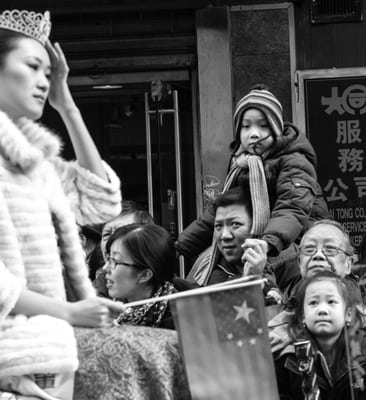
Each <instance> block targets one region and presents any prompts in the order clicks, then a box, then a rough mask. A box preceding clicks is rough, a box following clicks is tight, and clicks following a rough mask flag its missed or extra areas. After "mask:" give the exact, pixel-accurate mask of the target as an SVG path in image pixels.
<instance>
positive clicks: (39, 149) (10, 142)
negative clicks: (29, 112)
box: [0, 111, 62, 173]
mask: <svg viewBox="0 0 366 400" xmlns="http://www.w3.org/2000/svg"><path fill="white" fill-rule="evenodd" d="M61 148H62V145H61V141H60V139H59V138H58V137H57V136H56V135H54V134H52V133H51V132H50V131H49V130H47V129H46V128H44V127H43V126H42V125H41V124H39V123H36V122H34V121H31V120H30V119H28V118H21V119H20V120H19V121H18V122H17V124H15V123H14V122H13V121H12V120H11V119H10V118H9V117H8V116H7V115H6V114H5V113H4V112H3V111H0V154H2V155H3V157H4V158H5V159H6V160H7V161H9V162H10V163H11V164H12V165H14V166H17V167H18V168H20V169H21V170H22V172H24V173H28V172H30V171H32V170H33V169H34V168H35V167H36V166H37V165H39V163H40V162H42V161H43V160H44V159H50V158H52V157H55V156H57V155H59V153H60V151H61Z"/></svg>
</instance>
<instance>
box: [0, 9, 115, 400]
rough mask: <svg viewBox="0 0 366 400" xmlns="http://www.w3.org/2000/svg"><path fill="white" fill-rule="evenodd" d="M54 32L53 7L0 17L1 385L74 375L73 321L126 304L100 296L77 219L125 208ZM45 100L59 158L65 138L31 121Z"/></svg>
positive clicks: (87, 220)
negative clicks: (66, 150)
mask: <svg viewBox="0 0 366 400" xmlns="http://www.w3.org/2000/svg"><path fill="white" fill-rule="evenodd" d="M49 32H50V20H49V14H48V13H45V14H44V15H42V14H36V13H34V12H28V11H18V10H13V11H5V12H3V13H2V14H1V15H0V390H1V389H4V388H8V389H9V388H12V387H13V388H14V385H15V383H14V382H15V381H17V379H16V378H14V377H19V376H24V375H28V374H34V373H41V374H42V373H47V372H53V373H65V372H71V374H72V373H73V371H75V369H76V368H77V365H78V359H77V351H76V343H75V337H74V331H73V329H72V328H71V325H76V326H89V327H101V326H105V325H106V324H107V323H109V321H110V316H109V313H110V311H113V312H117V311H119V312H120V311H122V308H121V306H120V305H119V304H118V303H114V302H112V301H108V300H107V299H102V298H97V297H96V296H95V293H94V289H93V287H92V284H91V282H90V281H89V279H88V271H87V268H86V265H85V262H84V257H83V251H82V247H81V244H80V241H79V237H78V229H77V225H76V221H77V222H78V223H79V224H80V225H85V224H97V223H102V222H105V221H106V220H109V219H111V218H113V217H115V216H117V215H118V214H119V212H120V204H121V195H120V183H119V179H118V178H117V176H116V175H115V173H114V172H113V171H112V170H111V169H110V168H109V167H108V165H106V164H105V163H103V162H102V161H101V159H100V156H99V154H98V151H97V149H96V147H95V145H94V143H93V141H92V139H91V137H90V135H89V133H88V130H87V128H86V126H85V124H84V122H83V119H82V117H81V115H80V112H79V110H78V108H77V106H76V105H75V102H74V100H73V98H72V96H71V94H70V90H69V87H68V85H67V76H68V66H67V63H66V60H65V57H64V54H63V52H62V50H61V47H60V46H59V45H58V44H55V45H54V46H53V45H52V44H51V43H50V42H49V41H48V35H49ZM47 99H48V101H49V103H50V105H51V106H52V107H53V108H55V109H56V110H57V111H58V113H59V114H60V116H61V118H62V120H63V122H64V124H65V125H66V127H67V129H68V133H69V135H70V139H71V142H72V144H73V147H74V151H75V154H76V161H73V162H66V161H65V160H63V159H62V158H61V157H60V150H61V144H60V140H59V138H58V137H57V136H55V135H54V134H53V133H51V132H50V131H48V130H47V129H46V128H45V127H43V126H42V125H41V124H39V123H37V122H35V121H36V120H38V119H39V118H40V117H41V116H42V113H43V108H44V105H45V102H46V100H47ZM64 277H65V281H66V282H67V288H68V295H70V297H72V299H73V300H74V301H75V302H73V303H70V302H67V297H68V296H67V295H66V291H65V282H64ZM32 384H33V383H30V385H31V386H32ZM22 385H23V386H24V379H22ZM26 386H27V385H26ZM27 387H28V389H24V388H23V389H24V390H23V389H22V390H23V391H25V392H27V390H28V392H29V390H30V391H31V392H32V390H33V389H34V388H33V389H29V385H28V386H27ZM38 389H39V388H38V387H37V388H36V389H34V390H36V391H38ZM17 390H20V391H22V390H21V389H19V385H18V386H17ZM39 390H41V389H39ZM41 392H42V390H41ZM37 393H38V392H37ZM23 394H27V393H23ZM32 394H35V393H32ZM38 395H39V396H40V397H41V398H47V397H44V396H45V394H44V393H43V394H42V393H41V394H39V393H38ZM62 398H65V399H66V398H68V397H67V396H66V397H62Z"/></svg>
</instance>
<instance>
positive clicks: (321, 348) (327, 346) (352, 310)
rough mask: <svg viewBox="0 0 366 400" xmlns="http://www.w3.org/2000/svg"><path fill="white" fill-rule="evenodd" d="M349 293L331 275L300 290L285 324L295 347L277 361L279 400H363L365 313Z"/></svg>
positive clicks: (322, 275) (316, 278)
mask: <svg viewBox="0 0 366 400" xmlns="http://www.w3.org/2000/svg"><path fill="white" fill-rule="evenodd" d="M352 289H353V288H352V286H351V285H350V283H349V282H348V281H347V280H342V279H341V278H340V277H339V276H337V275H336V274H334V273H332V272H320V273H318V274H316V275H314V276H312V277H311V278H309V279H307V280H305V281H304V282H303V283H302V284H301V285H300V287H299V289H298V290H297V293H296V296H295V302H294V308H293V310H292V316H291V318H290V321H289V333H290V336H291V338H292V340H293V344H292V345H290V346H288V347H286V348H285V349H284V350H283V351H282V352H281V354H280V355H279V356H278V357H276V358H277V360H276V372H277V380H278V388H279V393H280V398H281V400H303V399H309V400H312V399H317V398H318V397H316V396H318V395H319V394H320V399H322V400H324V399H327V400H336V399H339V400H341V399H342V400H347V399H353V400H359V399H365V398H366V391H365V384H366V381H365V380H364V378H365V376H366V369H365V368H366V352H365V350H366V348H365V340H364V333H363V331H362V330H361V329H359V328H361V327H362V326H363V322H364V314H363V313H362V311H360V310H361V308H360V307H359V305H360V304H361V299H360V298H356V296H355V295H354V293H352V291H353V290H352ZM296 349H297V350H296Z"/></svg>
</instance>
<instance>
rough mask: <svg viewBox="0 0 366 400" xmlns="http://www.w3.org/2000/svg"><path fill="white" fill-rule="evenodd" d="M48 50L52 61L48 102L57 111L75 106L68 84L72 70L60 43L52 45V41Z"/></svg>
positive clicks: (47, 43) (48, 44)
mask: <svg viewBox="0 0 366 400" xmlns="http://www.w3.org/2000/svg"><path fill="white" fill-rule="evenodd" d="M46 49H47V51H48V54H49V56H50V59H51V88H50V92H49V95H48V101H49V102H50V104H51V106H52V107H53V108H55V109H56V110H62V109H63V108H65V107H67V106H68V105H70V104H73V99H72V97H71V94H70V90H69V87H68V84H67V77H68V75H69V70H70V69H69V66H68V64H67V61H66V58H65V55H64V52H63V51H62V49H61V46H60V45H59V43H55V44H54V45H52V44H51V42H50V41H47V42H46Z"/></svg>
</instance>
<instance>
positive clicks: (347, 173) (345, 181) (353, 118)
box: [305, 77, 366, 249]
mask: <svg viewBox="0 0 366 400" xmlns="http://www.w3.org/2000/svg"><path fill="white" fill-rule="evenodd" d="M305 93H306V115H307V118H306V124H307V132H308V135H309V138H310V141H311V143H312V144H313V146H314V148H315V151H316V153H317V156H318V168H317V172H318V178H319V182H320V184H321V186H322V188H323V191H324V195H325V197H326V200H327V203H328V206H329V209H330V213H331V216H332V217H333V218H334V219H336V220H337V221H339V222H341V223H342V224H343V226H344V228H345V229H346V230H347V231H348V232H349V233H350V235H351V239H352V244H353V246H354V247H355V248H356V249H357V248H358V247H359V246H360V244H361V241H362V238H363V236H364V235H365V234H366V168H365V167H366V166H365V144H366V139H365V136H364V133H365V132H366V79H365V78H362V77H357V78H356V77H338V78H321V79H311V80H310V79H309V80H306V81H305Z"/></svg>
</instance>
